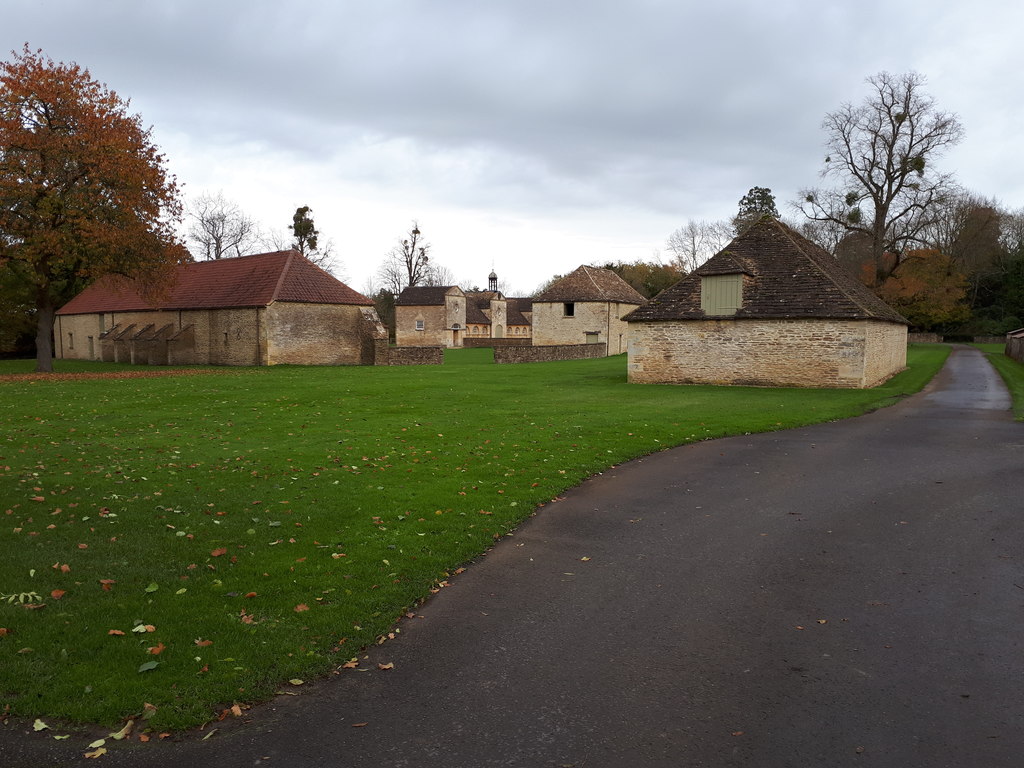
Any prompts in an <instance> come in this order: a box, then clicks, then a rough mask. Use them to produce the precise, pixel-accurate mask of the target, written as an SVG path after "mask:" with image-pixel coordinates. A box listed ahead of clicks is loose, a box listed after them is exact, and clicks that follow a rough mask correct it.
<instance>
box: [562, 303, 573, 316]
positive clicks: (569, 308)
mask: <svg viewBox="0 0 1024 768" xmlns="http://www.w3.org/2000/svg"><path fill="white" fill-rule="evenodd" d="M562 310H563V314H564V315H565V317H576V304H575V302H572V301H567V302H565V303H564V304H563V305H562Z"/></svg>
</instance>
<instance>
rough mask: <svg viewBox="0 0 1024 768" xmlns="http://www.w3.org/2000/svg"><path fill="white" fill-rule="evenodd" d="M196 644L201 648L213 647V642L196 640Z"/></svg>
mask: <svg viewBox="0 0 1024 768" xmlns="http://www.w3.org/2000/svg"><path fill="white" fill-rule="evenodd" d="M195 643H196V645H198V646H199V647H200V648H205V647H206V646H208V645H213V640H200V639H198V638H196V641H195Z"/></svg>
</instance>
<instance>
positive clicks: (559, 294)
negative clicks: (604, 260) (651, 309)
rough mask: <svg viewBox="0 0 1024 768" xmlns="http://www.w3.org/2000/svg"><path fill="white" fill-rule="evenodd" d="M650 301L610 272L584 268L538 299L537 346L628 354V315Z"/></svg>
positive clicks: (534, 319) (535, 311) (535, 319)
mask: <svg viewBox="0 0 1024 768" xmlns="http://www.w3.org/2000/svg"><path fill="white" fill-rule="evenodd" d="M645 301H646V299H645V298H644V297H643V296H642V295H641V294H640V293H638V292H637V291H636V289H635V288H633V287H632V286H631V285H630V284H629V283H627V282H626V281H625V280H623V279H622V278H621V277H619V276H618V275H617V274H615V273H614V272H612V271H611V270H610V269H601V268H599V267H589V266H586V265H583V266H581V267H579V268H578V269H576V270H575V271H574V272H571V273H569V274H568V275H566V276H565V277H563V278H561V279H560V280H557V281H556V282H554V283H552V284H551V285H550V286H548V287H547V288H546V289H545V290H544V291H542V292H541V293H540V294H538V295H537V296H535V297H534V299H533V306H532V313H533V314H532V324H533V344H534V346H551V345H562V344H607V345H608V354H609V355H617V354H620V353H622V352H625V351H626V332H627V330H628V328H627V326H626V323H625V321H624V320H623V319H622V318H623V316H624V315H626V314H627V313H629V312H630V311H632V310H634V309H636V308H637V307H639V306H640V305H641V304H643V303H644V302H645Z"/></svg>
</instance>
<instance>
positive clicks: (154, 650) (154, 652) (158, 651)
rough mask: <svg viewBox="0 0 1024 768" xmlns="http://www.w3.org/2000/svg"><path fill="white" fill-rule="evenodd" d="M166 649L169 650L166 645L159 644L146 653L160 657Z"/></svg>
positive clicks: (148, 649)
mask: <svg viewBox="0 0 1024 768" xmlns="http://www.w3.org/2000/svg"><path fill="white" fill-rule="evenodd" d="M166 649H167V646H166V645H164V644H163V643H157V644H156V645H154V646H153V647H152V648H147V649H146V652H147V653H149V654H150V655H151V656H159V655H160V654H161V653H163V652H164V651H165V650H166Z"/></svg>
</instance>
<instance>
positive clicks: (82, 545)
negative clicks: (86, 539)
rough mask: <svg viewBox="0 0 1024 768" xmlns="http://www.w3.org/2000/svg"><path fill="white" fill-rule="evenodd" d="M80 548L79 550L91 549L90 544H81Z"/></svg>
mask: <svg viewBox="0 0 1024 768" xmlns="http://www.w3.org/2000/svg"><path fill="white" fill-rule="evenodd" d="M78 548H79V549H88V548H89V545H88V544H79V545H78Z"/></svg>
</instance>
